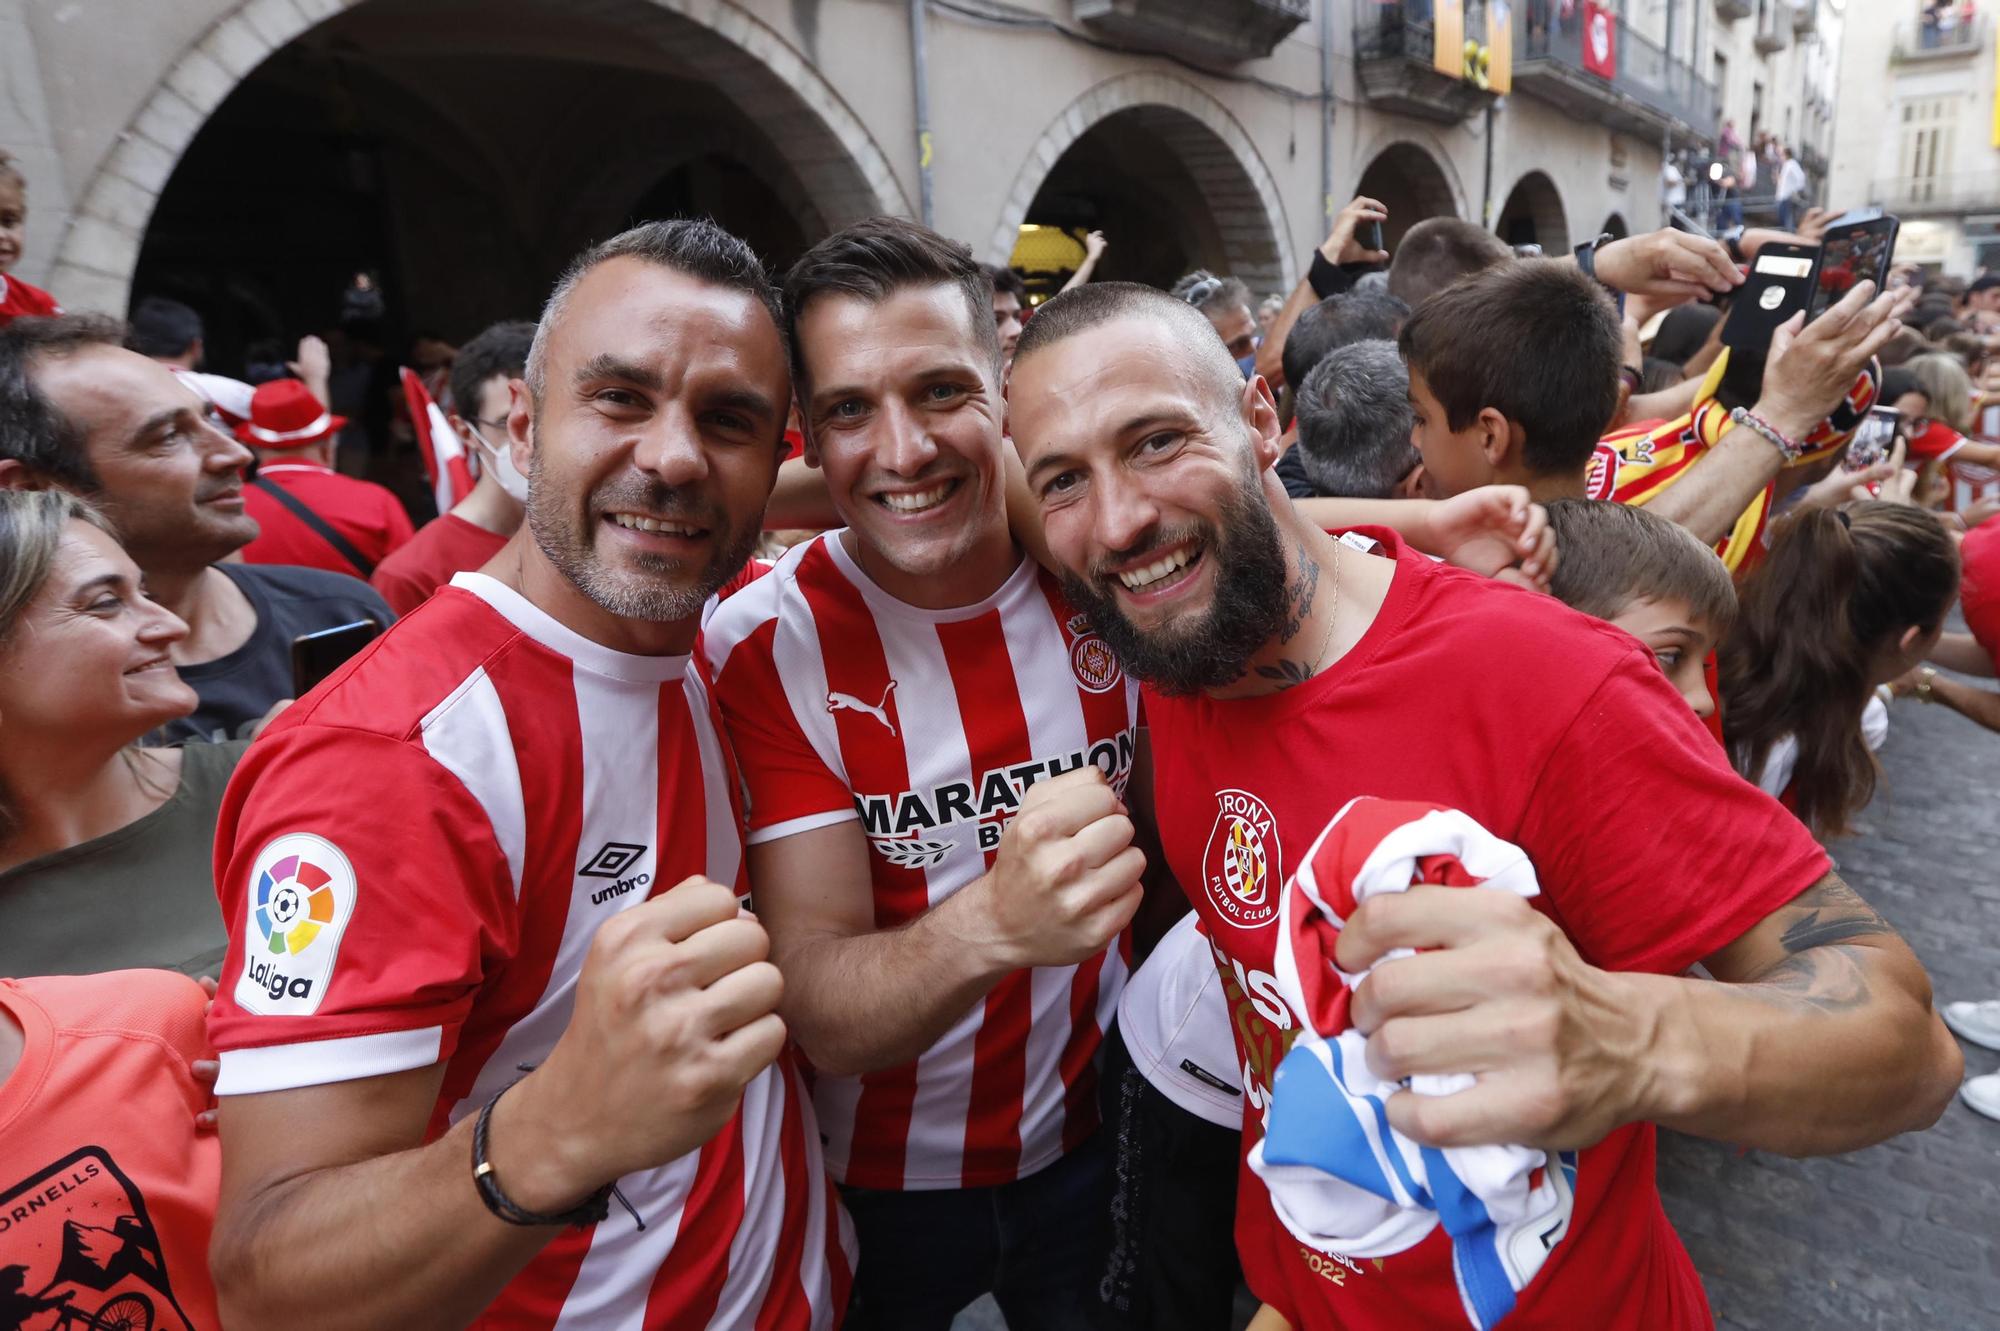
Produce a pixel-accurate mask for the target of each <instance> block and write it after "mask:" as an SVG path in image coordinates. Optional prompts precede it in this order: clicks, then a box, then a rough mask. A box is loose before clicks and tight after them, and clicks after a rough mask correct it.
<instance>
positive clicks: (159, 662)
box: [125, 656, 173, 675]
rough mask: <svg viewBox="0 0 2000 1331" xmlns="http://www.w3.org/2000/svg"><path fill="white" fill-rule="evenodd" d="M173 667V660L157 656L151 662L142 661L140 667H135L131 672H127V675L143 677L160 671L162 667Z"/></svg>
mask: <svg viewBox="0 0 2000 1331" xmlns="http://www.w3.org/2000/svg"><path fill="white" fill-rule="evenodd" d="M171 665H173V660H172V658H170V657H165V656H156V657H154V658H153V659H152V660H150V661H141V662H140V663H139V664H138V665H135V666H133V667H132V668H131V669H130V670H127V671H126V672H125V673H126V674H128V675H143V674H145V673H146V672H147V671H149V670H158V669H159V668H160V667H161V666H171Z"/></svg>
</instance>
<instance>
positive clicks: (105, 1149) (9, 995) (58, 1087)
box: [0, 971, 222, 1331]
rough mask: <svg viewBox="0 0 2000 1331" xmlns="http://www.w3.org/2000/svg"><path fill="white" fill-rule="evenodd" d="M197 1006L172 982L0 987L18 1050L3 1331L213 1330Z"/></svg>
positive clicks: (4, 1212)
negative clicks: (199, 1121)
mask: <svg viewBox="0 0 2000 1331" xmlns="http://www.w3.org/2000/svg"><path fill="white" fill-rule="evenodd" d="M207 1006H208V996H207V995H206V994H204V993H202V991H201V986H199V985H197V984H196V983H195V982H194V981H193V980H191V979H189V978H188V977H187V976H185V975H176V974H174V973H173V972H172V971H108V972H105V973H103V974H100V975H63V976H51V977H47V978H43V979H33V980H0V1008H4V1009H5V1010H6V1013H7V1015H8V1016H9V1017H11V1018H12V1019H13V1021H14V1023H15V1024H16V1025H17V1026H19V1027H20V1028H21V1036H22V1040H23V1044H24V1048H23V1050H22V1053H21V1061H20V1063H19V1064H18V1065H16V1067H15V1068H14V1071H13V1073H12V1075H10V1076H7V1077H6V1078H5V1079H4V1080H0V1326H5V1327H44V1326H51V1325H54V1324H55V1323H56V1322H57V1321H58V1320H59V1319H60V1318H61V1317H62V1316H63V1314H61V1313H59V1312H57V1311H56V1310H57V1308H58V1307H61V1308H66V1309H68V1310H69V1313H70V1315H71V1317H72V1318H73V1319H76V1320H74V1321H73V1322H66V1323H65V1324H66V1325H67V1324H74V1325H79V1326H106V1327H109V1326H120V1327H125V1326H133V1327H137V1326H149V1327H152V1328H154V1331H213V1329H214V1328H215V1327H217V1326H219V1325H220V1322H219V1320H218V1319H217V1317H216V1312H215V1289H214V1286H213V1285H212V1284H211V1283H210V1281H209V1276H208V1237H209V1233H210V1231H211V1230H212V1229H213V1228H214V1225H215V1199H216V1191H217V1189H218V1188H219V1187H220V1186H221V1183H222V1148H221V1144H220V1142H219V1141H218V1140H217V1138H216V1136H215V1134H214V1133H212V1132H197V1131H196V1129H195V1115H197V1114H199V1113H201V1112H202V1111H203V1110H205V1109H207V1108H208V1107H209V1103H210V1098H209V1093H208V1088H207V1087H205V1086H203V1085H201V1084H200V1083H199V1082H197V1081H196V1080H195V1079H194V1072H193V1068H192V1066H191V1065H192V1063H193V1062H194V1060H195V1059H197V1058H207V1057H208V1056H209V1054H208V1048H207V1043H208V1042H207V1040H206V1038H205V1037H204V1035H203V1033H202V1011H203V1009H205V1008H206V1007H207ZM83 1318H95V1319H97V1320H95V1321H86V1320H81V1319H83Z"/></svg>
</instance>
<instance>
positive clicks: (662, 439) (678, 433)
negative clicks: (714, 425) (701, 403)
mask: <svg viewBox="0 0 2000 1331" xmlns="http://www.w3.org/2000/svg"><path fill="white" fill-rule="evenodd" d="M632 463H633V465H634V466H636V467H638V468H639V470H641V471H644V472H649V473H651V474H652V475H654V476H656V477H658V478H659V480H660V483H661V484H663V485H668V486H682V485H694V484H696V483H698V482H700V481H703V480H705V479H707V477H708V453H707V450H706V449H704V448H703V446H702V439H701V429H700V427H699V425H697V424H696V422H695V421H694V419H693V418H692V416H691V415H690V414H689V413H688V412H687V411H685V410H681V409H675V410H672V411H663V412H661V413H660V414H659V415H658V417H656V418H655V421H654V423H653V426H652V428H651V429H649V430H647V431H646V433H645V434H644V435H643V436H641V438H640V440H639V443H638V446H637V447H636V448H634V449H633V450H632Z"/></svg>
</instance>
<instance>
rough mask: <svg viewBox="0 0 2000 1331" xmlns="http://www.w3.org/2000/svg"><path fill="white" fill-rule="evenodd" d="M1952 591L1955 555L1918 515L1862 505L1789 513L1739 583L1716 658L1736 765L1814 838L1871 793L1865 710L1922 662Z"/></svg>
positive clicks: (1834, 831)
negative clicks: (1732, 617) (1884, 687)
mask: <svg viewBox="0 0 2000 1331" xmlns="http://www.w3.org/2000/svg"><path fill="white" fill-rule="evenodd" d="M1957 595H1958V550H1957V548H1956V547H1955V546H1954V545H1953V544H1952V540H1951V537H1950V535H1949V534H1948V533H1947V532H1946V530H1945V527H1944V524H1943V523H1942V522H1940V521H1939V520H1938V519H1937V518H1936V517H1935V516H1934V515H1933V514H1930V513H1928V512H1925V511H1924V510H1923V509H1920V508H1914V507H1911V506H1910V505H1907V504H1892V503H1885V502H1881V501H1865V502H1861V503H1852V504H1847V505H1845V506H1843V507H1840V508H1833V509H1810V510H1806V511H1804V512H1801V513H1798V514H1796V515H1794V516H1793V517H1791V518H1788V519H1786V520H1785V521H1784V522H1783V523H1781V524H1780V525H1779V526H1778V527H1777V528H1776V529H1775V531H1774V533H1773V537H1772V541H1771V550H1770V554H1769V555H1768V556H1767V557H1766V558H1765V559H1764V561H1763V563H1761V564H1760V565H1758V567H1757V568H1756V570H1755V571H1754V572H1752V573H1751V574H1750V576H1749V577H1748V578H1747V579H1746V580H1745V581H1744V582H1743V584H1742V585H1741V586H1740V587H1739V588H1738V591H1737V601H1738V605H1739V607H1740V608H1739V611H1738V614H1737V619H1736V627H1735V628H1734V630H1732V631H1731V633H1730V635H1729V637H1728V638H1727V639H1726V640H1724V642H1723V645H1722V650H1721V653H1720V660H1719V665H1720V671H1721V680H1722V700H1723V706H1722V730H1723V739H1724V742H1725V743H1726V744H1727V746H1728V749H1729V757H1730V761H1731V762H1732V763H1734V765H1735V767H1736V770H1737V771H1739V772H1741V773H1743V775H1745V776H1746V777H1749V778H1750V779H1751V780H1753V781H1755V782H1757V783H1758V784H1759V785H1761V786H1763V787H1764V788H1765V789H1766V790H1769V791H1770V792H1771V793H1772V794H1775V795H1780V796H1781V797H1782V798H1783V799H1784V800H1785V802H1786V803H1787V804H1788V805H1789V806H1790V807H1791V809H1792V811H1793V812H1794V813H1796V814H1797V815H1798V817H1799V820H1800V821H1801V822H1803V823H1805V825H1806V826H1807V827H1809V828H1811V829H1812V831H1813V834H1814V835H1815V836H1818V837H1821V838H1822V839H1824V838H1826V837H1833V836H1840V835H1843V834H1844V833H1846V832H1847V831H1848V830H1849V820H1850V819H1851V818H1852V817H1853V815H1854V814H1855V813H1856V812H1857V811H1858V810H1860V809H1861V808H1862V806H1864V805H1866V804H1867V803H1868V801H1869V799H1870V798H1871V797H1872V796H1873V795H1874V793H1875V775H1876V768H1875V758H1874V755H1873V753H1871V752H1870V746H1869V744H1868V743H1867V742H1866V740H1865V739H1864V738H1863V735H1862V724H1861V717H1862V711H1863V709H1864V708H1866V707H1867V706H1868V703H1869V699H1870V697H1871V696H1872V695H1873V693H1874V690H1875V688H1876V687H1877V686H1878V685H1881V684H1886V683H1888V682H1889V681H1890V680H1893V679H1895V678H1897V677H1898V676H1899V675H1902V674H1903V673H1904V672H1905V671H1907V670H1909V669H1911V668H1912V667H1914V666H1915V665H1916V664H1917V663H1919V662H1920V661H1922V660H1923V659H1924V655H1925V653H1926V652H1927V651H1929V649H1930V647H1931V645H1932V644H1933V643H1935V642H1936V641H1937V638H1938V635H1939V633H1940V632H1941V631H1942V629H1943V626H1944V617H1945V614H1946V612H1948V611H1949V610H1950V609H1951V604H1952V601H1953V599H1954V598H1955V597H1956V596H1957Z"/></svg>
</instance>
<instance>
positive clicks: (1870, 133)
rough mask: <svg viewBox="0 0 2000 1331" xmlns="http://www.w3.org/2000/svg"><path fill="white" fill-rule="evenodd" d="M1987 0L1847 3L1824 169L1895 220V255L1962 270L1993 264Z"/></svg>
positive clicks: (1996, 249) (1996, 259) (1996, 221)
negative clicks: (1830, 151) (1829, 154)
mask: <svg viewBox="0 0 2000 1331" xmlns="http://www.w3.org/2000/svg"><path fill="white" fill-rule="evenodd" d="M1994 8H1995V6H1994V5H1993V3H1992V0H1981V2H1980V3H1963V2H1960V3H1953V4H1940V3H1937V2H1936V0H1931V2H1930V3H1926V2H1925V0H1870V3H1861V2H1860V0H1849V4H1848V14H1847V22H1848V25H1849V31H1850V33H1852V35H1853V40H1852V41H1851V43H1850V45H1849V48H1848V57H1847V59H1846V60H1845V62H1844V63H1843V65H1842V67H1841V73H1840V79H1841V85H1840V86H1841V98H1840V110H1839V117H1838V121H1837V125H1836V129H1835V134H1834V156H1833V175H1834V181H1835V183H1836V186H1837V188H1838V191H1839V193H1840V195H1841V196H1842V197H1843V198H1845V199H1849V200H1852V201H1853V202H1855V203H1863V202H1866V203H1872V204H1876V205H1879V206H1880V207H1882V208H1884V209H1885V210H1887V211H1889V212H1891V213H1894V214H1895V215H1896V216H1897V217H1899V218H1900V219H1901V220H1902V230H1901V233H1900V237H1899V239H1898V242H1897V246H1896V256H1897V258H1899V259H1906V260H1909V261H1912V262H1915V263H1920V264H1923V265H1924V266H1925V267H1927V268H1931V269H1933V270H1938V271H1943V272H1947V273H1953V274H1957V275H1959V276H1962V277H1969V276H1971V275H1972V274H1973V273H1974V272H1975V271H1977V270H1978V269H1981V268H1988V269H1992V268H2000V120H1997V119H1996V114H1995V111H1996V108H1995V104H1994V65H1995V60H1996V58H2000V53H1996V48H1995V42H1994Z"/></svg>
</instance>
